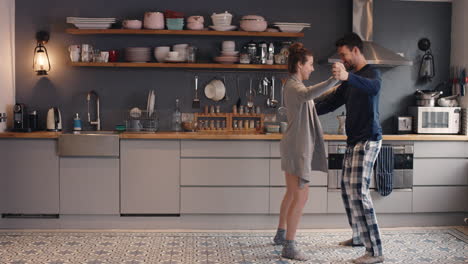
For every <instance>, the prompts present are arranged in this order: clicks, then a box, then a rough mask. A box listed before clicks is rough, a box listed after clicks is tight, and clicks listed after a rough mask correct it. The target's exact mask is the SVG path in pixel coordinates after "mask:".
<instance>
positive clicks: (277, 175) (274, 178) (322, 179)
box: [270, 159, 328, 186]
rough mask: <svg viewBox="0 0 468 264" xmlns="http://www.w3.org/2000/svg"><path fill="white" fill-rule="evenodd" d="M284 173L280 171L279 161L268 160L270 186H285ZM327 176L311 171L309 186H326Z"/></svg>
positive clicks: (323, 173)
mask: <svg viewBox="0 0 468 264" xmlns="http://www.w3.org/2000/svg"><path fill="white" fill-rule="evenodd" d="M284 177H285V176H284V171H282V170H281V160H280V159H271V160H270V185H271V186H286V183H285V178H284ZM327 179H328V175H327V173H325V172H321V171H313V172H312V176H311V178H310V183H309V185H310V186H327V184H328V183H327Z"/></svg>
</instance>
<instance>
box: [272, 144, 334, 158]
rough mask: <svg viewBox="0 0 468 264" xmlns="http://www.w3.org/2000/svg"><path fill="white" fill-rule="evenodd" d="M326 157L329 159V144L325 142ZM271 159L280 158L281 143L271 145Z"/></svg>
mask: <svg viewBox="0 0 468 264" xmlns="http://www.w3.org/2000/svg"><path fill="white" fill-rule="evenodd" d="M325 155H326V156H327V157H328V142H325ZM270 157H272V158H280V157H281V153H280V141H275V142H271V143H270Z"/></svg>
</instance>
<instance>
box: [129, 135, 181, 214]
mask: <svg viewBox="0 0 468 264" xmlns="http://www.w3.org/2000/svg"><path fill="white" fill-rule="evenodd" d="M179 166H180V141H178V140H121V141H120V177H121V178H120V179H121V186H120V187H121V194H120V206H121V208H120V213H121V214H179V213H180V212H179V211H180V210H179V204H180V198H179V197H180V191H179V188H180V187H179V185H180V179H179V178H180V176H179V171H180V169H179Z"/></svg>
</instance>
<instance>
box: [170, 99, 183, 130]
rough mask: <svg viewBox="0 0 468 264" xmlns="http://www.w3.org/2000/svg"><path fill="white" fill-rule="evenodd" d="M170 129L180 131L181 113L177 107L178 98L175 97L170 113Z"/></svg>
mask: <svg viewBox="0 0 468 264" xmlns="http://www.w3.org/2000/svg"><path fill="white" fill-rule="evenodd" d="M172 131H175V132H180V131H182V113H181V112H180V108H179V99H176V107H175V111H174V113H173V114H172Z"/></svg>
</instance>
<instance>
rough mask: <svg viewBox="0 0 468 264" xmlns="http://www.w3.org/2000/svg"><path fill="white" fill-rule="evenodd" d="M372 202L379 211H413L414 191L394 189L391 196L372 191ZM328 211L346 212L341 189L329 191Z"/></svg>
mask: <svg viewBox="0 0 468 264" xmlns="http://www.w3.org/2000/svg"><path fill="white" fill-rule="evenodd" d="M371 196H372V202H373V204H374V209H375V211H376V212H377V213H411V211H412V197H413V193H412V192H411V191H406V190H398V191H393V192H392V193H391V194H390V195H389V196H385V197H383V196H381V195H380V194H379V193H377V192H375V191H371ZM327 211H328V213H343V214H344V213H345V209H344V206H343V200H342V199H341V191H332V192H328V209H327Z"/></svg>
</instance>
